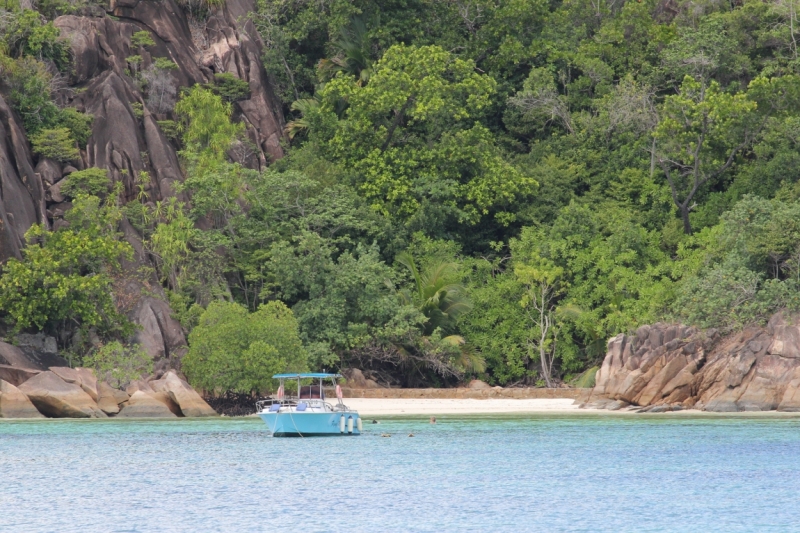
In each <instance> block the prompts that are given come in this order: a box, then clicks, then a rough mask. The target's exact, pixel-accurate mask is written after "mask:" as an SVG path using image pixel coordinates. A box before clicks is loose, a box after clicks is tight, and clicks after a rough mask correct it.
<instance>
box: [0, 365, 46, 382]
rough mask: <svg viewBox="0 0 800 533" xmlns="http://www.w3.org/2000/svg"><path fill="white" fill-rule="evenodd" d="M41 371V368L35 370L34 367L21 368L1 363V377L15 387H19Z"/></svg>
mask: <svg viewBox="0 0 800 533" xmlns="http://www.w3.org/2000/svg"><path fill="white" fill-rule="evenodd" d="M40 372H41V370H34V369H32V368H19V367H16V366H11V365H0V379H4V380H6V381H8V382H9V383H11V384H12V385H14V386H15V387H19V386H20V385H22V384H23V383H25V382H26V381H28V380H29V379H31V378H32V377H33V376H35V375H36V374H39V373H40Z"/></svg>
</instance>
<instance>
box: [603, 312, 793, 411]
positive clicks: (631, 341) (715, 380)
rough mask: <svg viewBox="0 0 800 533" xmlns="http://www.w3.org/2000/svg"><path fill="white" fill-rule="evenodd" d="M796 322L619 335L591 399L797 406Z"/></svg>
mask: <svg viewBox="0 0 800 533" xmlns="http://www.w3.org/2000/svg"><path fill="white" fill-rule="evenodd" d="M796 323H798V321H797V320H796V319H795V320H786V319H785V318H784V316H783V315H782V314H776V315H775V316H774V317H772V319H771V320H770V322H769V324H768V325H767V327H766V328H762V327H748V328H745V329H744V330H743V331H741V332H739V333H736V334H732V335H730V336H728V337H720V336H719V335H718V333H717V332H716V331H715V330H709V331H707V332H701V331H697V330H696V329H694V328H687V327H685V326H681V325H670V324H661V323H659V324H654V325H652V326H649V327H646V328H645V327H642V328H639V329H638V330H637V332H636V335H635V336H627V335H618V336H617V337H614V338H613V339H611V340H610V341H609V343H608V348H609V349H608V353H607V354H606V357H605V359H604V361H603V366H602V368H601V370H600V372H599V373H598V378H597V384H596V386H595V388H594V390H593V392H592V397H593V398H604V399H608V400H618V401H626V402H630V403H632V404H634V405H638V406H643V407H652V406H656V407H658V409H648V412H661V411H664V410H671V409H673V408H678V407H680V408H685V407H696V408H700V409H704V410H706V411H715V412H737V411H771V410H775V409H778V410H782V411H800V328H799V327H798V326H795V325H793V324H796ZM663 406H670V409H662V407H663Z"/></svg>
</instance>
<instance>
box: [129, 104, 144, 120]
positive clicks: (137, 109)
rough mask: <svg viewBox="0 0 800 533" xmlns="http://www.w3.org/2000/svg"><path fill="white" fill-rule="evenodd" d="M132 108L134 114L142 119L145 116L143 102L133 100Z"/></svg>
mask: <svg viewBox="0 0 800 533" xmlns="http://www.w3.org/2000/svg"><path fill="white" fill-rule="evenodd" d="M131 108H132V109H133V116H135V117H136V118H138V119H140V120H141V118H142V117H143V116H144V106H143V105H142V103H141V102H131Z"/></svg>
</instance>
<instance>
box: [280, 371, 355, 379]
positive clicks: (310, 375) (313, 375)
mask: <svg viewBox="0 0 800 533" xmlns="http://www.w3.org/2000/svg"><path fill="white" fill-rule="evenodd" d="M340 377H342V375H341V374H325V373H323V372H311V373H305V374H275V375H274V376H272V379H297V378H300V379H305V378H318V379H325V378H340Z"/></svg>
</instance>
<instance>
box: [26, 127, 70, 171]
mask: <svg viewBox="0 0 800 533" xmlns="http://www.w3.org/2000/svg"><path fill="white" fill-rule="evenodd" d="M31 144H32V145H33V151H34V152H35V153H37V154H39V155H41V156H43V157H49V158H50V159H55V160H56V161H60V162H62V163H66V162H68V161H74V160H75V159H77V158H78V157H79V156H80V152H79V151H78V148H77V147H76V146H75V139H73V138H72V133H71V132H70V131H69V130H68V129H67V128H50V129H45V130H42V131H40V132H39V133H37V134H36V135H32V136H31Z"/></svg>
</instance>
